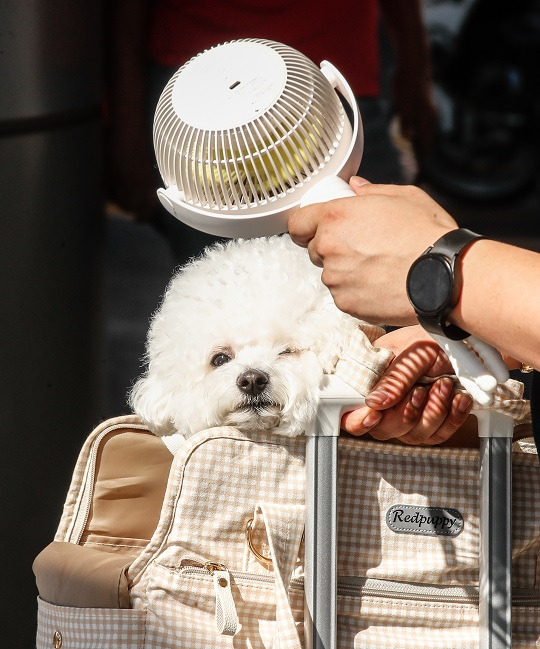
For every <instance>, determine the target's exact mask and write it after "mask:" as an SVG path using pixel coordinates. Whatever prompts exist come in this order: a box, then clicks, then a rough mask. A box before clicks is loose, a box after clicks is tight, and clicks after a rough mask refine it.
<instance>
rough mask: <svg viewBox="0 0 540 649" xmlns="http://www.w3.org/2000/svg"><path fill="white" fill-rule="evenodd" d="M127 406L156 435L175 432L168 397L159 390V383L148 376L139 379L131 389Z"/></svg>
mask: <svg viewBox="0 0 540 649" xmlns="http://www.w3.org/2000/svg"><path fill="white" fill-rule="evenodd" d="M129 404H130V405H131V407H132V408H133V411H134V412H135V413H136V414H137V415H139V417H140V418H141V419H142V420H143V421H144V423H145V424H146V425H147V426H148V427H149V428H150V430H151V431H152V432H153V433H155V434H156V435H170V434H171V433H174V432H175V429H174V425H173V422H172V420H171V418H170V415H169V408H170V395H168V394H166V393H165V392H164V391H163V390H162V389H161V388H160V383H159V381H156V380H155V379H150V378H149V377H148V376H143V377H141V378H140V379H139V380H138V381H137V382H136V383H135V384H134V386H133V388H132V389H131V392H130V394H129Z"/></svg>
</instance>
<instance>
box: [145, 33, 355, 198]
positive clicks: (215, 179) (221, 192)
mask: <svg viewBox="0 0 540 649" xmlns="http://www.w3.org/2000/svg"><path fill="white" fill-rule="evenodd" d="M235 42H250V43H260V44H262V45H264V46H265V47H268V48H272V49H273V50H274V51H275V52H277V53H278V54H279V55H280V57H281V58H282V60H283V62H284V64H285V69H286V80H285V85H284V88H283V91H282V92H281V95H280V96H279V97H278V99H277V100H276V101H275V102H274V103H273V104H272V105H271V106H270V107H269V108H268V109H267V110H265V111H263V112H262V113H261V114H260V115H259V116H256V117H255V118H254V119H252V120H251V121H246V122H245V123H244V124H242V125H240V126H235V127H233V128H227V129H218V130H210V129H209V130H205V129H202V128H198V127H195V126H193V125H191V124H189V123H187V121H184V120H182V119H181V118H180V117H179V115H178V112H177V111H176V110H175V107H174V104H173V97H172V95H173V89H174V85H175V83H176V80H177V79H178V77H179V75H181V74H182V71H183V70H184V69H185V68H186V66H189V65H190V63H191V62H188V63H186V64H185V65H184V66H183V67H182V68H180V69H179V70H178V72H177V73H176V74H175V75H174V76H173V77H172V79H171V80H170V81H169V83H168V84H167V86H166V87H165V89H164V91H163V93H162V95H161V98H160V100H159V103H158V106H157V109H156V117H155V121H154V146H155V150H156V157H157V162H158V167H159V170H160V172H161V175H162V177H163V180H164V182H165V184H166V186H167V187H170V186H176V187H177V188H178V190H180V191H181V192H182V194H183V200H184V201H185V202H186V203H188V204H191V205H194V206H197V207H202V208H209V209H215V210H220V211H223V210H238V209H249V208H252V207H258V206H261V205H267V204H268V203H271V202H272V201H274V200H276V199H278V198H280V197H283V196H284V195H285V194H287V193H289V192H292V191H294V189H295V188H296V187H299V186H301V185H302V184H303V183H304V182H305V181H306V180H308V179H309V178H311V177H312V176H314V175H315V174H317V172H318V170H320V169H321V168H322V167H323V166H324V165H325V164H326V163H327V162H328V160H329V159H330V158H331V157H332V155H333V154H334V153H335V150H336V148H337V146H338V144H339V141H340V139H341V137H342V135H343V125H344V120H345V119H346V117H345V115H344V111H343V106H342V104H341V101H340V100H339V97H338V95H337V94H336V92H335V90H334V89H333V88H332V86H331V84H330V83H329V81H328V80H327V79H326V77H325V76H324V75H323V74H322V72H321V70H320V69H319V68H318V67H317V66H316V65H315V64H314V63H312V62H311V61H310V60H309V59H308V58H307V57H305V56H304V55H303V54H301V53H300V52H298V51H296V50H294V49H292V48H290V47H288V46H286V45H282V44H281V43H276V42H273V41H265V40H259V39H244V40H242V41H235ZM226 46H227V44H224V45H222V46H218V47H226ZM213 49H214V48H213ZM198 56H204V53H203V54H199V55H198ZM196 58H197V57H196ZM193 60H194V59H192V61H193ZM201 83H204V80H201ZM195 90H196V89H194V91H195ZM186 100H189V98H188V97H186ZM216 110H219V106H216Z"/></svg>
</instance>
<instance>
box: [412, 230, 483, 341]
mask: <svg viewBox="0 0 540 649" xmlns="http://www.w3.org/2000/svg"><path fill="white" fill-rule="evenodd" d="M484 238H485V237H483V236H482V235H480V234H476V233H475V232H471V230H466V229H465V228H460V229H459V230H451V231H450V232H447V233H446V234H445V235H444V236H442V237H441V238H440V239H438V240H437V241H436V242H435V243H434V244H433V246H431V247H430V248H428V249H427V250H426V251H425V252H424V253H423V254H422V255H420V257H418V259H417V260H416V261H415V262H414V263H413V265H412V266H411V268H410V270H409V273H408V275H407V295H408V296H409V301H410V303H411V304H412V306H413V307H414V310H415V311H416V315H417V317H418V322H419V323H420V324H421V325H422V326H423V327H424V329H426V331H429V332H430V333H434V334H438V335H439V336H445V337H446V338H450V339H451V340H463V338H467V337H468V336H469V335H470V334H469V333H468V332H467V331H464V330H463V329H461V328H460V327H458V326H456V325H454V324H451V323H450V322H448V316H449V315H450V313H451V311H452V309H453V308H454V307H455V306H456V304H457V303H458V301H459V297H460V294H461V286H462V277H461V255H462V254H463V253H464V252H465V250H467V248H468V247H469V246H470V245H471V244H472V243H473V241H477V240H478V239H484Z"/></svg>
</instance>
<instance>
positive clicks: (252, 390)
mask: <svg viewBox="0 0 540 649" xmlns="http://www.w3.org/2000/svg"><path fill="white" fill-rule="evenodd" d="M269 380H270V377H269V376H268V374H266V372H261V371H260V370H246V371H245V372H242V374H240V375H239V377H238V378H237V379H236V385H237V386H238V387H239V389H240V390H241V391H242V392H244V393H245V394H249V396H251V397H256V396H257V395H258V394H260V393H261V392H262V391H263V390H264V388H265V387H266V386H267V385H268V381H269Z"/></svg>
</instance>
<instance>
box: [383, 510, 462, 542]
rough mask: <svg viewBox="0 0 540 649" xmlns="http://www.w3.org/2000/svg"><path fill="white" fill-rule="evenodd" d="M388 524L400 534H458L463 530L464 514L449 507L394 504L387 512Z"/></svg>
mask: <svg viewBox="0 0 540 649" xmlns="http://www.w3.org/2000/svg"><path fill="white" fill-rule="evenodd" d="M386 524H387V525H388V527H389V528H390V529H391V530H392V531H393V532H396V533H398V534H422V535H424V536H457V535H458V534H459V533H460V532H461V531H462V530H463V516H462V515H461V512H459V511H458V510H457V509H451V508H447V507H415V506H414V505H393V506H392V507H391V508H390V509H389V510H388V511H387V512H386Z"/></svg>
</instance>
